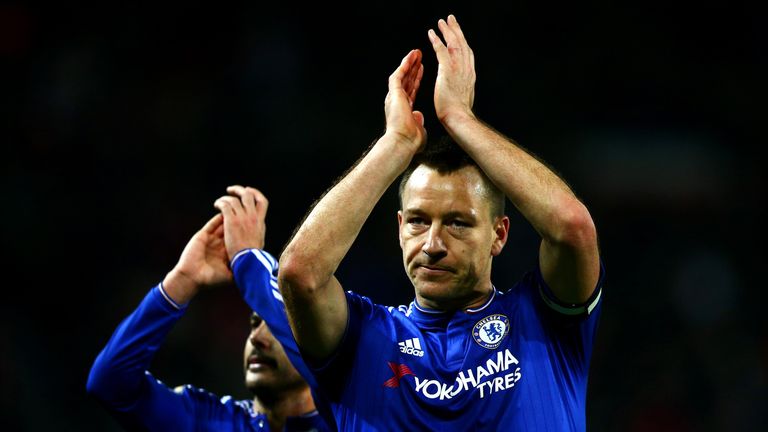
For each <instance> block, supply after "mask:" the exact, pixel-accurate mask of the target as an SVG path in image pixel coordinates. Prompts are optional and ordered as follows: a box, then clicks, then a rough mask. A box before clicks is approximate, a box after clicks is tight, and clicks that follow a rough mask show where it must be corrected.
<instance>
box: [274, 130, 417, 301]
mask: <svg viewBox="0 0 768 432" xmlns="http://www.w3.org/2000/svg"><path fill="white" fill-rule="evenodd" d="M412 157H413V153H412V152H411V151H410V150H408V149H407V148H406V146H404V145H401V144H400V143H399V142H398V139H397V137H395V136H391V135H384V136H382V137H381V138H380V139H379V140H378V141H377V142H376V144H375V145H374V146H373V147H372V148H371V150H370V151H369V152H368V154H367V155H365V157H363V159H362V160H361V161H360V162H359V163H358V164H357V165H356V166H355V167H354V168H353V169H352V170H351V171H350V172H349V173H348V174H347V175H346V176H345V177H344V178H343V179H342V180H341V181H339V183H337V184H336V185H335V186H334V187H333V188H331V189H330V190H329V191H328V192H327V193H326V194H325V196H323V197H322V198H321V199H320V200H319V201H318V202H317V204H316V205H315V207H314V208H313V209H312V211H311V212H310V213H309V215H308V216H307V217H306V219H305V220H304V222H303V223H302V225H301V227H300V228H299V229H298V231H297V232H296V234H295V236H294V237H293V238H292V239H291V241H290V242H289V244H288V246H287V247H286V249H285V251H284V252H283V254H282V255H281V257H280V268H281V278H282V277H284V276H286V275H289V274H290V275H294V276H297V277H301V279H302V281H304V283H302V284H300V285H311V286H315V287H319V286H324V285H325V284H326V283H327V282H328V281H329V280H330V278H331V276H333V274H334V272H335V271H336V269H337V267H338V266H339V264H340V263H341V260H342V259H343V258H344V256H345V255H346V253H347V252H348V251H349V248H350V247H351V246H352V243H353V242H354V240H355V238H356V237H357V235H358V233H359V232H360V229H361V228H362V226H363V224H364V223H365V221H366V220H367V218H368V216H369V215H370V213H371V211H372V210H373V208H374V206H375V205H376V203H377V202H378V201H379V199H380V198H381V196H382V195H383V194H384V192H385V191H386V190H387V188H388V187H389V186H390V185H391V184H392V182H394V180H395V179H396V178H397V176H398V175H399V174H400V173H402V172H403V171H404V170H405V168H406V167H407V166H408V163H409V162H410V160H411V158H412Z"/></svg>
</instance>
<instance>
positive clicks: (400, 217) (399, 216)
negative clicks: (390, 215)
mask: <svg viewBox="0 0 768 432" xmlns="http://www.w3.org/2000/svg"><path fill="white" fill-rule="evenodd" d="M397 239H398V241H399V242H400V249H402V248H403V211H402V210H398V211H397Z"/></svg>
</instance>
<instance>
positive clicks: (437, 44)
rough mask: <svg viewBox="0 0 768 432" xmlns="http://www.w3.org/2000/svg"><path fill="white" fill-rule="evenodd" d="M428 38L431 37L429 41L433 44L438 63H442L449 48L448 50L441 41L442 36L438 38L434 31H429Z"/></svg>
mask: <svg viewBox="0 0 768 432" xmlns="http://www.w3.org/2000/svg"><path fill="white" fill-rule="evenodd" d="M427 37H429V41H430V42H432V49H433V50H435V54H436V55H437V61H438V62H441V61H442V58H443V57H444V56H445V53H446V51H447V50H448V48H446V46H445V45H444V44H443V41H442V40H440V36H438V35H437V33H435V31H434V30H432V29H429V31H428V32H427Z"/></svg>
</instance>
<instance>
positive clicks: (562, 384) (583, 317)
mask: <svg viewBox="0 0 768 432" xmlns="http://www.w3.org/2000/svg"><path fill="white" fill-rule="evenodd" d="M603 280H604V271H603V269H602V265H601V270H600V280H599V282H598V286H597V289H596V290H595V293H594V295H593V296H592V298H591V299H590V301H589V302H588V303H587V304H586V305H583V306H579V307H569V306H567V305H563V304H560V303H559V302H558V301H556V299H555V298H554V296H553V295H552V294H551V291H550V290H549V288H548V287H547V285H546V283H545V282H544V280H543V278H542V276H541V273H540V271H539V270H535V271H532V272H530V273H528V274H526V275H525V277H524V278H523V280H522V281H521V282H519V283H518V284H517V285H516V286H515V287H513V288H512V289H510V290H509V291H507V292H501V291H498V290H496V289H495V288H494V291H493V294H492V295H491V297H490V298H489V299H488V301H487V302H486V303H485V304H484V305H482V306H480V307H478V308H476V309H469V310H466V311H456V312H441V311H435V310H429V309H425V308H422V307H419V306H418V305H417V304H416V303H415V301H414V302H411V304H410V305H409V306H400V307H397V308H394V307H385V306H380V305H377V304H374V303H373V302H372V301H371V300H370V299H368V298H366V297H363V296H360V295H357V294H354V293H352V292H348V293H347V302H348V304H349V322H348V324H347V329H346V333H345V335H344V338H343V340H342V342H341V345H340V346H339V348H338V349H337V350H336V352H335V353H334V354H333V355H332V356H331V358H330V359H329V360H328V361H327V362H326V364H325V365H321V367H319V368H317V369H316V370H315V371H314V372H315V374H316V377H317V380H318V384H319V386H320V387H319V389H320V390H319V391H320V393H321V395H322V396H323V397H325V398H327V399H328V400H329V401H330V403H331V405H332V407H333V409H334V413H335V416H336V421H337V424H338V425H339V428H340V430H345V431H358V430H392V431H402V430H444V431H469V430H473V431H474V430H488V431H495V430H520V431H583V430H585V429H586V418H585V408H586V393H587V374H588V370H589V361H590V355H591V351H592V345H593V342H594V337H595V331H596V328H597V321H598V317H599V314H600V309H601V303H600V297H601V293H602V284H603Z"/></svg>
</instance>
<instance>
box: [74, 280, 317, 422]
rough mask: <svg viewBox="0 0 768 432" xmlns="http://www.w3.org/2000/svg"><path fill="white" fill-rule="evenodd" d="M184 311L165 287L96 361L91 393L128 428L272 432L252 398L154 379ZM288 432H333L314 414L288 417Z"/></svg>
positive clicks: (144, 303)
mask: <svg viewBox="0 0 768 432" xmlns="http://www.w3.org/2000/svg"><path fill="white" fill-rule="evenodd" d="M184 311H185V308H184V307H181V306H179V305H177V304H175V303H174V302H173V301H172V300H171V299H170V297H168V296H167V295H165V293H164V292H163V290H162V287H161V286H160V285H158V286H156V287H154V288H153V289H152V290H150V292H149V293H148V294H147V295H146V296H145V297H144V300H143V301H142V302H141V304H140V305H139V307H138V308H137V309H136V310H135V311H134V312H133V313H131V314H130V315H129V316H128V317H127V318H126V319H125V320H124V321H123V322H122V323H120V325H119V326H118V328H117V329H116V330H115V332H114V334H113V335H112V337H111V338H110V340H109V342H108V343H107V345H106V347H105V348H104V349H103V350H102V351H101V353H100V354H99V355H98V357H97V358H96V361H95V362H94V364H93V366H92V368H91V371H90V374H89V376H88V383H87V389H88V392H89V393H90V394H93V395H95V396H96V397H97V398H98V399H99V401H100V402H101V403H102V404H103V405H104V406H105V407H106V408H107V410H109V411H110V412H111V413H112V414H113V415H114V417H115V418H116V419H117V420H118V421H119V422H120V423H121V424H122V425H123V426H125V427H126V428H127V429H129V430H148V431H268V430H269V424H268V423H267V419H266V416H265V415H264V414H262V413H258V412H255V411H254V410H253V401H252V400H234V399H232V398H231V397H229V396H224V397H219V396H216V395H214V394H212V393H210V392H208V391H205V390H204V389H201V388H196V387H193V386H189V385H188V386H183V387H177V388H175V389H172V388H170V387H168V386H166V385H165V384H163V383H162V382H161V381H159V380H157V379H155V378H154V377H153V376H152V375H151V374H150V373H149V372H148V371H147V369H148V367H149V365H150V362H151V361H152V358H153V357H154V354H155V352H157V350H158V349H159V347H160V346H161V345H162V343H163V341H164V340H165V338H166V336H167V334H168V332H169V331H170V330H171V329H172V328H173V326H174V325H175V324H176V322H177V321H178V320H179V319H180V318H181V317H182V316H183V314H184ZM285 430H286V431H306V432H309V431H316V432H317V431H326V430H329V428H328V426H327V425H326V424H325V422H324V421H323V419H322V418H321V416H320V415H319V414H318V413H317V412H316V411H315V412H311V413H307V415H304V416H299V417H289V418H287V419H286V427H285Z"/></svg>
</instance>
